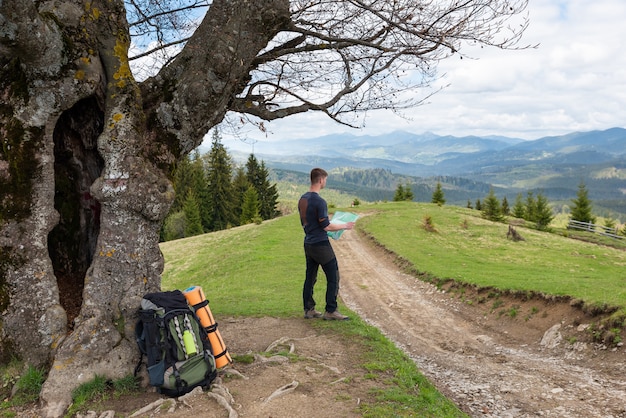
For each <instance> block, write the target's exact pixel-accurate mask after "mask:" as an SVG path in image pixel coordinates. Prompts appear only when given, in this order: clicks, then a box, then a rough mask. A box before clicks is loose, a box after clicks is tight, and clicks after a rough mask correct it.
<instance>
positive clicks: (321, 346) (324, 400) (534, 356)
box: [20, 232, 626, 418]
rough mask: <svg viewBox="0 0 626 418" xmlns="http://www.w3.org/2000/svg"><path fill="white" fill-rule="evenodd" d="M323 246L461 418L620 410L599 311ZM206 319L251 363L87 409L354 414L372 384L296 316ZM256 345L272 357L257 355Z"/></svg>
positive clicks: (352, 295) (356, 248) (624, 403)
mask: <svg viewBox="0 0 626 418" xmlns="http://www.w3.org/2000/svg"><path fill="white" fill-rule="evenodd" d="M333 246H334V248H335V251H336V253H337V255H338V258H339V263H340V269H341V291H340V295H341V297H342V299H343V301H344V303H345V304H346V305H347V306H348V307H349V308H350V309H352V310H354V311H355V312H357V313H358V314H359V315H360V316H361V317H362V318H363V319H364V320H366V321H368V322H369V323H370V324H372V325H373V326H376V327H378V328H379V329H380V330H381V331H382V332H383V333H384V334H385V335H386V336H387V337H388V338H389V339H391V340H392V341H394V342H395V343H396V345H397V346H398V347H400V348H401V349H402V350H404V351H405V352H406V353H407V354H408V355H409V356H410V357H411V358H412V359H413V360H414V361H415V362H416V363H417V365H418V366H419V368H420V370H421V371H422V372H423V373H424V374H425V375H426V376H427V377H428V378H429V379H430V380H431V381H432V382H433V383H434V384H435V385H436V386H437V387H438V388H439V390H440V391H441V392H443V393H444V394H445V395H446V396H448V397H449V398H450V399H452V400H453V401H454V402H455V403H456V404H457V405H459V407H460V408H461V409H463V410H464V411H465V412H467V413H468V414H469V415H470V416H472V417H485V418H491V417H493V418H495V417H497V418H507V417H511V418H513V417H514V418H517V417H520V418H521V417H538V416H542V417H564V418H565V417H568V418H570V417H598V418H609V417H611V418H618V417H626V361H625V360H626V350H625V348H624V346H623V345H619V346H617V347H607V346H603V345H600V344H594V343H592V342H591V340H590V338H589V332H588V331H587V330H586V328H587V325H588V324H590V323H591V322H592V321H596V320H597V319H598V318H589V317H587V316H586V315H585V313H583V312H582V310H581V309H579V307H577V306H574V305H573V304H571V303H569V302H568V301H566V300H562V299H561V300H559V299H545V298H540V297H535V298H531V299H520V298H519V297H515V296H514V295H506V294H500V295H497V294H495V293H494V292H490V291H486V290H485V291H477V290H476V289H472V288H450V289H448V290H441V289H437V288H436V287H435V286H433V285H431V284H428V283H425V282H423V281H420V280H418V279H416V278H415V277H413V276H411V275H408V274H405V273H403V272H402V270H401V269H400V268H399V267H398V266H397V265H396V264H394V260H393V257H392V256H390V255H389V254H386V253H385V252H384V251H383V250H381V249H380V248H376V247H375V246H373V245H371V244H370V243H369V241H368V240H367V238H363V237H361V236H360V235H359V234H357V233H356V232H350V233H346V234H344V235H343V236H342V238H341V240H339V241H334V242H333ZM217 320H218V321H219V329H220V332H221V333H222V336H223V338H224V341H225V342H226V345H227V346H228V349H229V351H230V353H231V354H233V355H237V356H243V355H245V354H249V357H250V358H251V359H254V361H252V362H251V363H244V362H236V363H235V364H234V365H233V366H232V367H229V368H227V369H226V370H223V371H221V372H220V377H219V379H218V381H217V383H218V385H216V386H215V388H214V390H213V392H211V393H206V392H205V393H195V394H191V395H190V396H188V397H187V398H184V399H179V400H174V401H172V400H169V399H166V398H162V397H160V396H159V395H158V394H156V393H150V392H148V393H145V394H143V395H141V396H135V397H133V398H129V397H124V398H120V399H113V400H109V401H107V402H106V403H103V404H100V405H95V406H93V409H94V410H97V411H98V412H97V413H96V412H94V413H93V414H91V415H89V416H91V417H103V418H104V417H106V416H113V415H106V412H104V411H107V410H108V411H109V414H112V413H113V411H115V413H116V415H115V416H124V417H128V416H138V417H157V416H158V417H178V416H182V415H183V414H184V415H187V416H189V415H192V414H193V415H194V416H202V417H209V418H212V417H229V418H233V417H236V416H241V417H273V418H288V417H289V418H291V417H305V416H307V417H308V416H319V417H327V416H333V417H357V416H359V414H358V411H357V407H358V405H359V403H361V402H363V401H372V395H371V392H370V389H371V388H372V385H376V384H381V383H380V382H373V381H372V380H371V379H366V378H365V371H364V370H363V369H362V368H361V366H360V364H361V362H360V361H359V357H360V351H359V350H361V349H362V348H360V347H357V346H355V345H354V344H351V343H350V341H346V340H345V339H344V338H343V337H342V336H341V335H340V334H335V333H334V332H333V331H332V327H331V328H330V329H324V330H321V329H316V327H312V326H311V323H312V322H311V321H316V320H305V319H303V318H302V317H301V316H300V313H299V312H298V313H294V318H292V319H276V318H258V319H253V318H245V319H239V318H219V317H218V318H217ZM265 351H270V352H273V353H276V356H274V357H269V358H268V357H267V356H264V357H263V358H262V357H261V356H259V355H258V354H259V353H262V352H265ZM288 352H292V353H293V355H292V356H289V355H287V356H285V355H284V354H285V353H288ZM142 408H144V410H145V412H141V413H137V411H138V410H141V409H142ZM22 412H24V411H22ZM133 414H135V415H133ZM20 416H29V415H28V414H26V413H23V414H20ZM32 416H37V415H36V413H35V414H34V415H32ZM83 416H86V415H83Z"/></svg>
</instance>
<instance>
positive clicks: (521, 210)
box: [513, 193, 526, 219]
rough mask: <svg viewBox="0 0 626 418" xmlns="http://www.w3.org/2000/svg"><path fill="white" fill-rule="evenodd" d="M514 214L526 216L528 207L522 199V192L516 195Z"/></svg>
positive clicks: (521, 216) (519, 216) (518, 216)
mask: <svg viewBox="0 0 626 418" xmlns="http://www.w3.org/2000/svg"><path fill="white" fill-rule="evenodd" d="M513 216H514V217H516V218H519V219H524V218H525V217H526V207H525V206H524V201H523V199H522V194H521V193H518V194H517V196H516V197H515V203H514V204H513Z"/></svg>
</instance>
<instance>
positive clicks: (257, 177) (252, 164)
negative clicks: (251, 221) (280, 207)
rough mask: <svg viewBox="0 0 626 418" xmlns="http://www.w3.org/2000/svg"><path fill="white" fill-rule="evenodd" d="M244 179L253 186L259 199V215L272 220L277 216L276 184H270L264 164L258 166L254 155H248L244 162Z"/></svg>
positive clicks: (262, 162)
mask: <svg viewBox="0 0 626 418" xmlns="http://www.w3.org/2000/svg"><path fill="white" fill-rule="evenodd" d="M246 177H247V179H248V182H250V184H252V186H254V188H255V189H256V191H257V194H258V198H259V214H260V215H261V218H263V219H272V218H275V217H276V216H277V215H278V212H277V210H276V205H277V203H278V190H277V188H276V183H274V184H270V180H269V172H268V170H267V167H266V166H265V162H264V161H261V163H260V164H259V162H258V160H257V159H256V157H255V156H254V154H250V156H249V157H248V161H247V162H246Z"/></svg>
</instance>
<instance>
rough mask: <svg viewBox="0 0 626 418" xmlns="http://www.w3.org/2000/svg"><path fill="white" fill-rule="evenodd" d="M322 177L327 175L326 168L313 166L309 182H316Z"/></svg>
mask: <svg viewBox="0 0 626 418" xmlns="http://www.w3.org/2000/svg"><path fill="white" fill-rule="evenodd" d="M324 177H328V173H327V172H326V170H324V169H322V168H314V169H313V170H311V184H316V183H318V182H319V181H320V180H321V179H323V178H324Z"/></svg>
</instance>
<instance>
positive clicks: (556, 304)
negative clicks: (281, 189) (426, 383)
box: [333, 232, 626, 418]
mask: <svg viewBox="0 0 626 418" xmlns="http://www.w3.org/2000/svg"><path fill="white" fill-rule="evenodd" d="M333 247H334V248H335V251H336V253H337V256H338V259H339V262H340V270H341V290H340V294H341V297H342V299H343V301H344V302H345V303H346V305H347V306H348V307H349V308H350V309H353V310H354V311H356V312H358V313H359V315H360V316H361V317H362V318H363V319H364V320H366V321H368V322H369V323H371V324H372V325H375V326H376V327H378V328H379V329H380V330H381V331H382V332H383V333H384V334H385V335H386V336H387V337H388V338H390V339H391V340H392V341H394V342H395V343H396V344H397V345H398V346H400V347H401V348H402V349H403V350H405V352H406V353H407V354H408V355H409V356H410V357H411V358H413V359H414V360H415V362H416V363H417V365H418V366H419V368H420V369H421V370H422V372H423V373H424V374H425V375H426V376H427V377H428V378H429V379H430V380H431V381H432V382H433V383H434V384H435V385H436V386H437V387H438V388H439V390H440V391H442V392H443V393H445V394H446V395H447V396H448V397H449V398H450V399H452V400H454V401H455V402H456V403H457V404H458V405H459V406H461V408H462V409H464V410H465V411H466V412H467V413H469V414H470V415H471V416H473V417H498V418H504V417H536V416H543V417H602V418H609V417H626V351H625V348H624V346H623V345H621V346H619V347H617V348H614V349H611V348H607V347H603V346H601V345H597V344H593V343H586V342H583V341H584V340H585V337H586V335H587V334H588V332H587V331H585V329H586V323H588V321H589V319H588V318H585V316H584V314H583V313H582V312H581V311H580V310H579V309H577V308H575V307H572V306H570V303H569V302H563V301H551V300H543V299H541V300H540V299H535V300H526V301H522V300H519V299H514V298H510V297H506V296H505V295H500V296H499V297H497V298H496V299H493V298H491V299H490V298H489V297H488V296H487V295H484V294H482V295H481V294H479V293H476V292H473V293H472V290H471V289H464V290H463V292H462V293H456V294H455V293H451V292H443V291H440V290H437V289H436V288H435V286H433V285H431V284H428V283H425V282H422V281H419V280H417V279H416V278H414V277H412V276H410V275H407V274H404V273H402V272H401V271H400V269H399V267H398V266H397V265H395V264H394V263H393V262H392V258H391V257H390V256H388V255H385V253H384V251H383V250H382V249H380V248H376V247H374V246H372V245H371V244H370V243H369V241H368V239H367V238H364V237H362V236H360V235H359V234H357V233H356V232H354V233H347V234H344V235H343V236H342V237H341V239H340V240H338V241H333ZM496 306H497V307H496ZM513 313H515V315H513Z"/></svg>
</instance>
